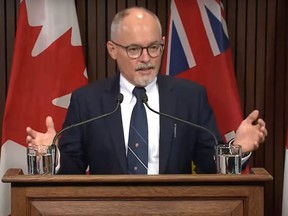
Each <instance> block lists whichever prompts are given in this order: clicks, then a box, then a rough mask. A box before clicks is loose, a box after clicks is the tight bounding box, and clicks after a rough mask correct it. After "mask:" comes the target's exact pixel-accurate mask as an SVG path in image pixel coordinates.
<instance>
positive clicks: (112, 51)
mask: <svg viewBox="0 0 288 216" xmlns="http://www.w3.org/2000/svg"><path fill="white" fill-rule="evenodd" d="M106 46H107V50H108V52H109V55H110V56H111V58H112V59H114V60H115V59H116V52H117V51H116V49H115V45H114V44H113V42H111V41H108V42H107V44H106Z"/></svg>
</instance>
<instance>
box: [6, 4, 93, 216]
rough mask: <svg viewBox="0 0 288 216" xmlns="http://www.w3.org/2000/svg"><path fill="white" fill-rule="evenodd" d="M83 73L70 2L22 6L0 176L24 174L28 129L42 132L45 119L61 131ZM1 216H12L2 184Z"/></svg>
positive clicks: (81, 52) (80, 52)
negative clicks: (10, 172)
mask: <svg viewBox="0 0 288 216" xmlns="http://www.w3.org/2000/svg"><path fill="white" fill-rule="evenodd" d="M87 82H88V80H87V74H86V68H85V63H84V55H83V49H82V45H81V38H80V32H79V26H78V21H77V15H76V9H75V3H74V0H61V1H56V0H53V1H51V0H23V1H21V3H20V8H19V16H18V23H17V31H16V38H15V46H14V54H13V60H12V69H11V76H10V82H9V89H8V95H7V100H6V106H5V112H4V119H3V130H2V142H1V144H2V145H1V164H0V175H1V177H2V176H3V175H4V173H5V172H6V170H7V169H9V168H22V169H23V171H24V173H27V165H26V164H27V156H26V140H25V139H26V127H27V126H30V127H32V128H35V129H37V130H39V131H42V132H45V131H46V126H45V118H46V116H48V115H50V116H52V117H53V119H54V124H55V128H56V130H57V131H58V130H60V129H61V127H62V122H63V119H64V117H65V114H66V108H67V107H68V105H69V102H70V95H71V92H72V91H73V90H75V89H76V88H78V87H80V86H82V85H84V84H86V83H87ZM0 196H1V197H0V215H8V214H10V185H9V184H4V183H0Z"/></svg>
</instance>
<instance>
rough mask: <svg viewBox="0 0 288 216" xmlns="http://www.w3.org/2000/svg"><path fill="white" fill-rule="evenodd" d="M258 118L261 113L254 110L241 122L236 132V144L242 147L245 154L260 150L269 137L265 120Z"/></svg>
mask: <svg viewBox="0 0 288 216" xmlns="http://www.w3.org/2000/svg"><path fill="white" fill-rule="evenodd" d="M258 117H259V111H258V110H254V111H253V112H251V113H250V114H249V115H248V117H247V118H246V119H244V120H243V121H242V122H241V124H240V126H239V127H238V129H237V131H236V137H235V141H234V144H238V145H241V146H242V152H243V153H245V152H251V151H255V150H256V149H258V148H259V145H260V144H261V143H263V142H264V141H265V137H266V136H267V135H268V132H267V129H266V126H265V122H264V120H263V119H261V118H258Z"/></svg>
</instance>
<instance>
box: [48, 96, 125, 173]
mask: <svg viewBox="0 0 288 216" xmlns="http://www.w3.org/2000/svg"><path fill="white" fill-rule="evenodd" d="M122 100H123V98H122ZM122 100H121V99H118V100H117V105H116V108H115V109H114V110H113V111H111V112H109V113H106V114H103V115H100V116H97V117H95V118H91V119H88V120H85V121H83V122H79V123H76V124H72V125H70V126H68V127H65V128H63V129H62V130H60V131H59V132H58V133H56V135H55V136H54V138H53V141H52V144H51V156H52V164H51V166H52V172H51V174H52V175H55V168H56V166H55V162H56V149H57V147H56V141H57V139H58V137H59V136H60V134H62V133H63V132H64V131H66V130H69V129H71V128H73V127H77V126H80V125H82V124H86V123H89V122H91V121H94V120H97V119H100V118H104V117H106V116H109V115H112V114H113V113H115V112H116V111H117V110H118V108H119V106H120V104H121V102H122Z"/></svg>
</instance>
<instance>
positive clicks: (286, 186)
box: [282, 129, 288, 216]
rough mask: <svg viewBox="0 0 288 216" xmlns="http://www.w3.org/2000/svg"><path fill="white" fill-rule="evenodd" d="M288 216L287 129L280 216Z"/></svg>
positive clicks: (287, 133) (287, 131) (287, 132)
mask: <svg viewBox="0 0 288 216" xmlns="http://www.w3.org/2000/svg"><path fill="white" fill-rule="evenodd" d="M287 215H288V129H287V130H286V153H285V164H284V178H283V201H282V216H287Z"/></svg>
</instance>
